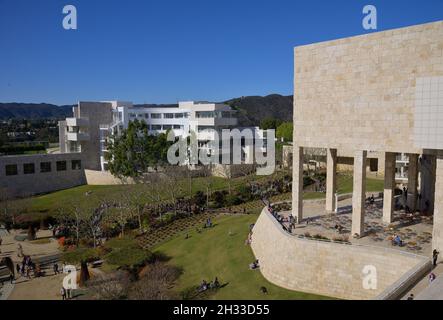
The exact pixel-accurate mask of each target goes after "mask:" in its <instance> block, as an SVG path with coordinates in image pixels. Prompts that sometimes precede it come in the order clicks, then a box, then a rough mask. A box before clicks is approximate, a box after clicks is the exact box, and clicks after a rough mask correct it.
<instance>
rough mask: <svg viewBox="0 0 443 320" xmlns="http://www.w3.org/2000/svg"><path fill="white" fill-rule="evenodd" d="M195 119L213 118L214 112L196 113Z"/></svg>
mask: <svg viewBox="0 0 443 320" xmlns="http://www.w3.org/2000/svg"><path fill="white" fill-rule="evenodd" d="M195 115H196V117H197V118H214V117H215V112H214V111H197V112H196V113H195Z"/></svg>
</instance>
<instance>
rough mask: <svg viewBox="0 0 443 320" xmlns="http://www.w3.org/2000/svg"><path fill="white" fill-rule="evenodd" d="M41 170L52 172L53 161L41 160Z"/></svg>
mask: <svg viewBox="0 0 443 320" xmlns="http://www.w3.org/2000/svg"><path fill="white" fill-rule="evenodd" d="M40 172H51V162H40Z"/></svg>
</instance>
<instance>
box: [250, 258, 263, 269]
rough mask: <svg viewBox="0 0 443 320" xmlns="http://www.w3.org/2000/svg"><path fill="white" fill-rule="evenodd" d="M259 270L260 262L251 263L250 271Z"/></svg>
mask: <svg viewBox="0 0 443 320" xmlns="http://www.w3.org/2000/svg"><path fill="white" fill-rule="evenodd" d="M258 268H260V264H259V263H258V260H255V261H254V262H253V263H251V264H250V265H249V269H251V270H256V269H258Z"/></svg>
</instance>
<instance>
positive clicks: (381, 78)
mask: <svg viewBox="0 0 443 320" xmlns="http://www.w3.org/2000/svg"><path fill="white" fill-rule="evenodd" d="M294 53H295V83H294V88H295V89H294V93H295V94H294V128H296V130H294V139H293V141H295V143H297V144H299V145H301V146H305V147H322V148H336V149H339V150H340V149H341V150H344V149H348V150H349V149H350V150H351V151H353V150H368V151H369V150H371V151H380V152H384V151H386V150H389V151H391V152H404V153H415V154H422V153H423V148H422V147H421V146H420V145H419V144H418V143H416V141H415V139H414V124H415V93H416V84H417V82H419V81H420V79H423V78H426V79H429V77H436V78H438V77H441V76H443V22H441V21H440V22H435V23H429V24H423V25H418V26H413V27H408V28H402V29H396V30H390V31H384V32H378V33H372V34H367V35H362V36H358V37H352V38H345V39H340V40H334V41H328V42H322V43H317V44H312V45H306V46H300V47H296V48H295V51H294ZM442 85H443V83H442ZM442 120H443V119H442ZM427 147H428V148H429V146H427Z"/></svg>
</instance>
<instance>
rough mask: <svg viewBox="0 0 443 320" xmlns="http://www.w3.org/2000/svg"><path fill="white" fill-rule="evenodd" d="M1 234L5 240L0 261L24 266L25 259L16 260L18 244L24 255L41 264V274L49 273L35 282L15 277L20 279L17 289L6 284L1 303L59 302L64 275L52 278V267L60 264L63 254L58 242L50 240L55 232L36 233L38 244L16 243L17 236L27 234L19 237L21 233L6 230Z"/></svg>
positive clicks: (34, 280) (34, 279) (32, 242)
mask: <svg viewBox="0 0 443 320" xmlns="http://www.w3.org/2000/svg"><path fill="white" fill-rule="evenodd" d="M0 233H1V234H2V239H3V244H2V246H1V249H2V253H1V254H0V258H3V257H11V259H12V260H13V262H14V264H17V263H21V261H22V258H21V257H18V256H17V248H18V244H20V245H21V246H22V248H23V253H24V254H25V255H30V256H31V259H32V260H33V261H34V262H37V263H39V264H40V265H41V268H42V271H44V272H45V273H46V275H45V276H43V277H39V278H32V279H27V278H25V277H22V276H17V275H16V278H17V279H16V281H15V284H14V285H10V284H9V282H7V283H6V282H5V284H4V286H3V287H2V288H0V290H1V291H2V297H0V299H2V300H5V299H9V300H24V299H26V300H29V299H39V300H48V299H49V300H53V299H58V295H59V290H60V286H61V284H62V281H63V275H62V274H59V275H56V276H54V275H53V271H52V265H53V262H54V261H57V260H58V257H59V254H60V253H59V250H58V243H57V241H55V240H54V239H52V238H51V236H52V232H51V231H49V230H42V231H39V232H37V240H36V241H17V240H16V239H15V236H24V235H25V233H24V232H23V233H20V231H11V233H10V234H8V233H7V232H6V231H5V230H3V229H0Z"/></svg>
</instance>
